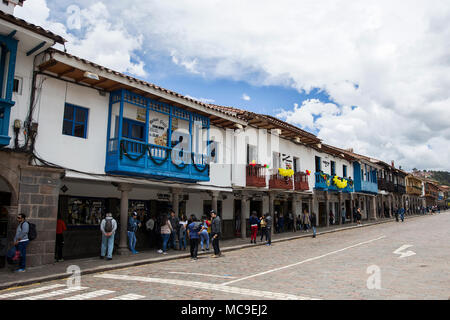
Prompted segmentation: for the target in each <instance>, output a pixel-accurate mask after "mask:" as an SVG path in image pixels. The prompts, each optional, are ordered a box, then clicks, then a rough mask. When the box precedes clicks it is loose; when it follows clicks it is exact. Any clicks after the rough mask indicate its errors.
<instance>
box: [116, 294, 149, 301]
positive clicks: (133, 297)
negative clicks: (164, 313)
mask: <svg viewBox="0 0 450 320" xmlns="http://www.w3.org/2000/svg"><path fill="white" fill-rule="evenodd" d="M144 298H145V296H140V295H138V294H134V293H130V294H125V295H123V296H118V297H115V298H111V299H109V300H139V299H144Z"/></svg>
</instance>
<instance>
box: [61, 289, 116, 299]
mask: <svg viewBox="0 0 450 320" xmlns="http://www.w3.org/2000/svg"><path fill="white" fill-rule="evenodd" d="M114 292H115V291H110V290H97V291H93V292H89V293H83V294H78V295H76V296H72V297H67V298H63V299H58V300H87V299H93V298H97V297H101V296H104V295H107V294H111V293H114Z"/></svg>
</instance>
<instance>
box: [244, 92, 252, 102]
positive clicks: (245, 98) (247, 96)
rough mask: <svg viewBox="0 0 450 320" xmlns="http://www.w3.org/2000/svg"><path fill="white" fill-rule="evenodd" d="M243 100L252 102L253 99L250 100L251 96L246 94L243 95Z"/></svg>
mask: <svg viewBox="0 0 450 320" xmlns="http://www.w3.org/2000/svg"><path fill="white" fill-rule="evenodd" d="M242 100H245V101H250V100H251V98H250V96H249V95H248V94H246V93H244V94H243V95H242Z"/></svg>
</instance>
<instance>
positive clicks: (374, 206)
mask: <svg viewBox="0 0 450 320" xmlns="http://www.w3.org/2000/svg"><path fill="white" fill-rule="evenodd" d="M371 220H378V219H377V196H373V197H372V218H371Z"/></svg>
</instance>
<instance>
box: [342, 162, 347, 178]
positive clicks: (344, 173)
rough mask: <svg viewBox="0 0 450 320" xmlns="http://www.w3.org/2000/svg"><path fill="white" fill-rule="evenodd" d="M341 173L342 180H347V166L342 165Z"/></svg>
mask: <svg viewBox="0 0 450 320" xmlns="http://www.w3.org/2000/svg"><path fill="white" fill-rule="evenodd" d="M342 171H343V175H344V178H347V166H346V165H345V164H344V165H342Z"/></svg>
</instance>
